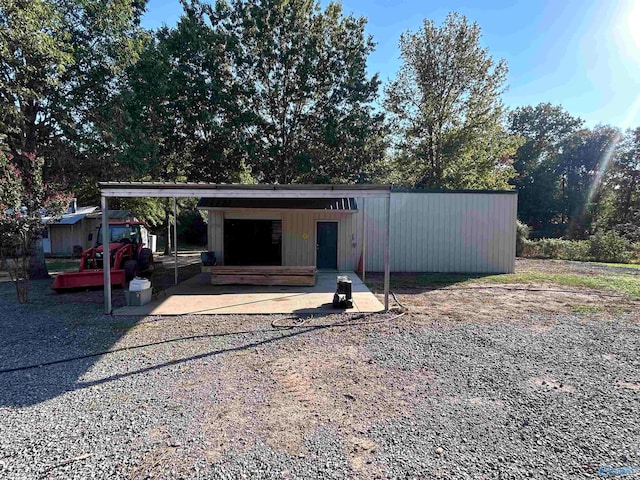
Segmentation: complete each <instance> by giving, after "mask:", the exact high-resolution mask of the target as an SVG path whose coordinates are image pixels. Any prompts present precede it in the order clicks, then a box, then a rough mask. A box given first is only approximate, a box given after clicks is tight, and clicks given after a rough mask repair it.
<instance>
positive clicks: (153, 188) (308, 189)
mask: <svg viewBox="0 0 640 480" xmlns="http://www.w3.org/2000/svg"><path fill="white" fill-rule="evenodd" d="M99 187H100V190H101V193H102V196H104V197H210V198H215V197H217V198H336V197H381V196H388V195H389V194H390V192H391V186H390V185H362V184H361V185H264V184H259V185H244V184H216V183H164V182H163V183H159V182H101V183H99Z"/></svg>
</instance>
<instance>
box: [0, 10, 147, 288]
mask: <svg viewBox="0 0 640 480" xmlns="http://www.w3.org/2000/svg"><path fill="white" fill-rule="evenodd" d="M144 4H145V1H144V0H107V1H105V0H66V1H60V0H0V38H1V39H2V41H1V42H0V146H2V147H3V148H6V149H7V150H8V151H9V152H11V154H12V156H13V162H14V163H15V164H16V166H17V168H18V169H19V170H20V171H21V172H22V174H23V175H25V176H27V177H33V178H35V177H37V176H39V175H43V178H42V179H41V180H42V181H47V180H50V179H58V180H62V179H63V177H66V178H68V179H73V180H76V181H77V182H78V184H79V185H80V184H81V185H86V184H91V181H92V180H94V179H95V178H99V176H100V173H104V172H107V171H109V170H110V166H109V165H108V156H106V155H105V151H108V150H109V147H110V142H109V139H108V138H105V137H104V131H103V130H102V129H100V128H96V125H97V123H98V119H99V116H100V115H101V112H102V111H103V109H104V108H105V107H106V106H107V105H109V102H110V101H111V99H112V95H113V92H114V89H113V85H114V81H115V79H116V78H117V75H118V74H119V72H120V71H121V70H122V68H123V66H124V65H126V64H129V63H131V62H132V61H134V60H135V58H136V52H137V49H138V48H139V41H140V38H141V31H140V29H139V27H138V20H139V17H140V15H141V13H142V11H143V8H144ZM36 152H37V157H36V158H38V159H39V160H40V161H42V162H43V169H42V171H40V170H38V171H34V172H31V171H30V170H31V169H32V168H34V165H33V162H32V160H31V156H32V155H34V154H35V153H36ZM33 241H34V244H35V245H37V237H34V239H33ZM32 251H33V252H34V253H35V254H36V255H34V256H33V257H34V258H41V259H42V260H41V261H40V262H39V267H37V268H36V265H35V264H34V265H32V267H33V269H32V272H31V273H32V276H35V274H36V273H37V272H39V273H40V276H46V275H47V272H46V266H45V264H44V258H43V257H42V254H41V253H42V252H41V251H40V252H37V251H36V250H34V249H33V248H32ZM38 253H39V255H38Z"/></svg>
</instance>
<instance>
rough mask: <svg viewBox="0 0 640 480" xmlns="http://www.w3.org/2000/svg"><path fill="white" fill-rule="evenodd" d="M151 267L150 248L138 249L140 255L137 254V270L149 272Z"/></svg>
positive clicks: (151, 255) (151, 256)
mask: <svg viewBox="0 0 640 480" xmlns="http://www.w3.org/2000/svg"><path fill="white" fill-rule="evenodd" d="M152 265H153V254H152V253H151V249H150V248H142V249H140V253H139V254H138V270H139V271H141V272H144V271H145V270H149V269H150V268H151V266H152Z"/></svg>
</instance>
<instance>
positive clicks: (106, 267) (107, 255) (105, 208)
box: [100, 196, 111, 315]
mask: <svg viewBox="0 0 640 480" xmlns="http://www.w3.org/2000/svg"><path fill="white" fill-rule="evenodd" d="M100 208H102V270H103V272H104V313H105V315H111V251H110V248H109V244H110V242H111V232H109V202H108V201H107V197H105V196H102V198H101V201H100Z"/></svg>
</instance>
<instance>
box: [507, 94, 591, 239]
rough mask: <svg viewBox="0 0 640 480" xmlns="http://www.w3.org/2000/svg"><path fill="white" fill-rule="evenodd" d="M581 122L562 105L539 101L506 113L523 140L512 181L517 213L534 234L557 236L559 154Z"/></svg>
mask: <svg viewBox="0 0 640 480" xmlns="http://www.w3.org/2000/svg"><path fill="white" fill-rule="evenodd" d="M582 124H583V121H582V120H581V119H580V118H576V117H573V116H572V115H570V114H569V113H568V112H566V111H565V110H564V109H563V108H562V107H561V106H555V105H551V104H550V103H541V104H539V105H536V106H535V107H532V106H526V107H520V108H517V109H516V110H514V111H513V112H511V114H510V115H509V122H508V130H509V132H510V133H511V134H513V135H516V136H519V137H521V138H522V139H523V140H524V142H523V143H522V145H520V147H519V148H518V150H517V152H516V157H515V162H514V167H515V170H516V172H517V176H516V177H515V178H514V179H513V180H512V183H513V185H515V187H516V188H517V189H518V216H519V217H520V219H521V220H522V221H524V222H526V223H527V224H529V225H531V226H532V227H533V229H534V233H535V234H536V235H544V236H549V235H554V234H555V235H558V234H560V233H561V232H560V231H558V230H557V228H556V230H555V231H554V228H555V227H554V225H555V224H557V223H562V220H561V219H558V216H559V215H561V210H562V208H563V205H562V200H561V195H560V194H559V192H560V191H561V188H562V187H561V178H560V175H561V174H560V170H559V167H558V161H559V159H558V156H559V154H560V152H561V151H562V148H563V144H564V145H565V146H568V144H566V143H565V142H567V141H568V139H569V138H570V137H571V135H573V134H574V133H575V132H577V131H579V129H580V128H581V126H582Z"/></svg>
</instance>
